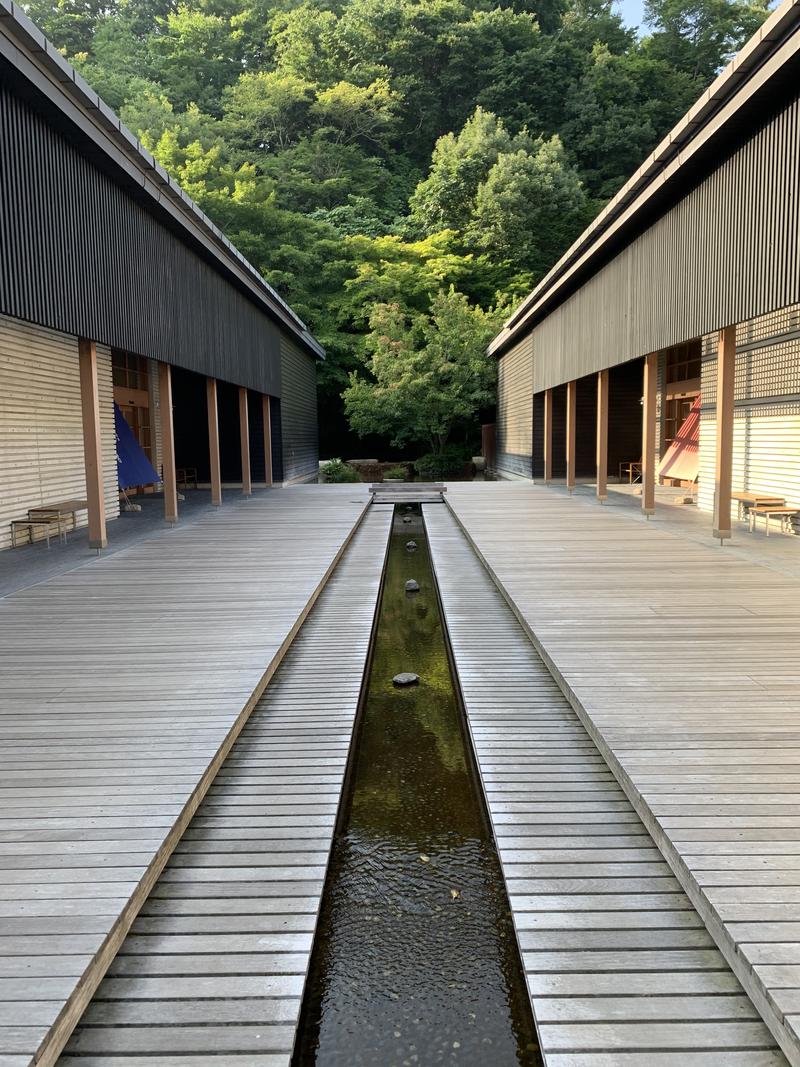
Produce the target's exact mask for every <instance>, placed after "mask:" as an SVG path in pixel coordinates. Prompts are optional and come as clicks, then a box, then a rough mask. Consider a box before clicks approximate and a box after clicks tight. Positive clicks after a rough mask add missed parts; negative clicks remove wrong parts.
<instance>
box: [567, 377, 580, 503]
mask: <svg viewBox="0 0 800 1067" xmlns="http://www.w3.org/2000/svg"><path fill="white" fill-rule="evenodd" d="M577 398H578V383H577V382H576V381H571V382H567V446H566V452H567V489H568V490H569V492H570V493H572V492H574V490H575V419H576V417H577V410H578V409H577Z"/></svg>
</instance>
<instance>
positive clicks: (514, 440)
mask: <svg viewBox="0 0 800 1067" xmlns="http://www.w3.org/2000/svg"><path fill="white" fill-rule="evenodd" d="M532 422H533V341H532V338H530V337H526V338H524V339H523V340H522V341H521V342H520V344H518V345H515V346H514V347H513V348H510V349H509V350H508V352H506V353H505V355H504V356H503V357H502V358H501V359H500V360H499V362H498V366H497V459H496V462H495V466H496V469H497V470H498V471H500V472H505V473H507V474H518V475H522V476H523V477H525V478H530V477H531V473H532V456H533V425H532Z"/></svg>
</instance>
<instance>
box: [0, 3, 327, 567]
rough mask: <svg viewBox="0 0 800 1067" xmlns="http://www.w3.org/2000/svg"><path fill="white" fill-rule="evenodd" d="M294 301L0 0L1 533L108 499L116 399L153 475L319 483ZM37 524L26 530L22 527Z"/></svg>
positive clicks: (314, 348)
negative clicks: (51, 508) (59, 505)
mask: <svg viewBox="0 0 800 1067" xmlns="http://www.w3.org/2000/svg"><path fill="white" fill-rule="evenodd" d="M323 356H324V352H323V350H322V348H321V346H320V345H319V344H318V343H317V341H316V340H315V339H314V338H313V337H312V336H311V334H310V333H309V331H308V329H307V328H306V326H305V325H304V324H303V323H302V322H301V321H300V319H299V318H298V317H297V315H295V313H294V312H293V311H292V310H291V308H290V307H288V306H287V304H286V303H285V302H284V301H283V300H282V299H281V298H280V296H278V294H277V293H276V292H275V291H274V290H273V289H271V288H270V286H269V285H268V284H267V283H266V282H265V281H264V279H263V278H262V277H261V276H260V275H259V274H258V272H257V271H256V270H255V269H254V268H253V267H252V266H251V265H250V264H249V263H248V262H247V261H246V260H245V259H244V257H243V256H242V255H241V254H240V253H239V252H238V251H237V250H236V249H235V248H234V247H233V245H232V244H231V243H230V242H229V241H228V240H227V239H226V237H225V236H224V234H223V233H221V232H220V230H219V229H218V228H217V227H216V226H215V225H214V224H213V223H212V222H211V220H210V219H208V218H207V217H206V216H205V215H204V214H203V212H202V211H200V209H199V208H198V207H197V205H196V204H194V203H193V202H192V201H191V200H190V198H189V197H188V196H187V195H186V194H185V193H184V192H183V190H182V189H181V188H180V186H179V185H177V184H176V183H175V182H174V181H173V180H172V179H171V178H170V177H169V175H168V174H167V172H166V171H165V170H164V169H163V168H162V167H161V166H160V165H159V164H158V163H156V161H155V160H154V159H153V157H152V156H151V155H150V154H149V153H148V152H147V151H146V150H145V149H144V148H143V147H142V146H141V144H139V142H138V141H137V140H136V138H135V137H134V136H133V134H132V133H131V132H130V131H129V130H127V129H126V128H125V126H124V125H123V124H122V123H121V122H120V120H119V119H118V118H117V116H116V115H115V114H114V113H113V112H112V111H111V109H110V108H108V107H107V106H106V104H104V103H103V101H102V100H101V99H100V98H99V97H98V96H97V94H96V93H94V92H93V91H92V89H91V87H90V86H89V85H87V84H86V82H85V81H84V80H83V79H82V78H81V77H80V75H79V74H77V72H76V71H74V70H73V69H72V68H71V67H70V66H69V64H67V63H66V62H65V60H64V59H63V57H62V56H61V55H60V53H59V52H58V51H57V50H56V49H55V48H54V47H53V45H52V44H50V42H49V41H47V40H46V39H45V38H44V37H43V35H42V34H41V33H40V32H39V31H38V30H37V29H36V27H35V26H34V25H33V24H32V23H31V22H30V21H29V20H28V19H27V18H26V17H25V15H24V14H23V13H22V11H21V9H20V8H19V6H18V5H17V4H14V3H11V0H0V548H6V547H8V545H9V542H10V524H11V522H12V521H14V520H24V519H25V518H26V517H27V515H28V512H29V510H30V509H32V508H39V507H43V506H44V507H46V506H48V505H50V504H52V503H55V502H60V501H63V500H65V499H85V500H86V501H87V503H88V510H82V511H80V512H79V513H78V516H77V518H78V521H79V522H84V523H85V522H87V521H88V524H89V528H90V542H91V544H92V545H93V546H96V547H102V546H103V545H104V544H105V542H106V536H107V535H106V520H107V519H111V518H113V517H114V516H116V515H117V514H118V512H119V503H118V499H119V498H118V491H117V468H116V443H115V430H114V407H113V405H114V402H116V403H117V404H118V406H119V407H120V410H121V411H122V412H123V414H124V415H125V417H126V419H127V421H128V423H129V425H130V426H131V427H132V429H133V431H134V433H135V435H136V437H137V438H138V441H139V444H140V445H141V446H142V448H143V449H144V451H145V453H146V455H147V456H148V458H149V459H150V461H151V463H152V464H153V466H154V467H155V469H156V471H157V472H158V474H159V475H160V476H161V477H162V478H163V483H164V487H165V490H166V491H165V507H166V517H167V518H168V519H169V520H170V521H174V520H175V519H176V517H177V500H176V492H175V470H176V466H177V467H178V468H180V467H186V468H194V469H196V470H197V476H198V479H199V480H200V482H201V484H202V483H203V482H205V483H207V484H209V485H211V487H212V493H213V496H214V500H215V502H217V503H218V502H219V501H220V499H221V493H222V487H223V486H224V485H230V484H233V485H236V486H237V487H241V489H242V490H243V491H244V492H250V491H251V488H252V485H253V484H258V483H259V482H260V483H261V484H272V482H273V480H274V481H275V482H276V483H280V484H287V483H291V482H295V481H303V480H310V479H315V478H316V475H317V469H318V457H317V421H316V420H317V415H316V361H317V360H318V359H320V358H323ZM35 532H36V531H34V533H35Z"/></svg>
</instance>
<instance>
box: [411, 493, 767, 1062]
mask: <svg viewBox="0 0 800 1067" xmlns="http://www.w3.org/2000/svg"><path fill="white" fill-rule="evenodd" d="M425 522H426V525H427V527H428V533H429V537H430V542H431V552H432V556H433V560H434V565H435V567H436V573H437V576H438V579H439V583H440V587H441V593H442V601H443V605H444V609H445V614H446V618H447V624H448V628H449V632H450V638H451V642H452V646H453V651H454V655H455V660H456V664H457V668H458V673H459V678H460V681H461V686H462V691H463V695H464V703H465V706H466V710H467V717H468V720H469V726H470V731H471V734H472V738H473V743H474V746H475V751H476V754H477V758H478V764H479V769H480V772H481V777H482V780H483V785H484V790H485V794H486V798H487V803H488V806H489V812H490V815H491V819H492V824H493V827H494V832H495V838H496V840H497V844H498V849H499V851H500V858H501V861H502V865H503V871H504V874H505V878H506V884H507V887H508V890H509V897H510V900H511V905H512V910H513V914H514V922H515V926H516V930H517V937H518V940H519V944H520V948H521V951H522V957H523V961H524V966H525V971H526V974H527V978H528V985H529V989H530V993H531V1000H532V1003H533V1008H534V1014H535V1016H536V1021H537V1026H538V1030H539V1037H540V1041H541V1045H542V1051H543V1054H544V1057H545V1062H546V1065H547V1067H612V1065H613V1067H623V1065H625V1067H654V1065H657V1067H688V1065H690V1064H691V1065H695V1064H697V1065H699V1064H702V1065H703V1067H766V1065H769V1067H780V1065H785V1064H786V1060H785V1058H784V1056H783V1054H782V1053H781V1052H780V1050H779V1049H778V1048H777V1046H776V1043H775V1040H774V1038H773V1037H772V1035H771V1034H770V1032H769V1030H768V1029H767V1027H766V1026H765V1025H764V1023H763V1022H762V1021H761V1019H760V1017H759V1015H758V1012H757V1011H756V1009H755V1008H754V1006H753V1004H752V1002H751V1001H750V1000H749V998H748V997H747V996H746V994H745V993H744V991H743V990H742V988H741V986H740V984H739V982H738V981H737V980H736V978H735V976H734V975H733V973H732V972H731V970H730V968H729V967H728V966H727V965H726V963H725V960H724V959H723V957H722V956H721V954H720V953H719V951H717V949H716V947H715V945H714V942H713V941H712V939H711V937H710V935H709V934H708V932H707V931H706V929H705V928H704V926H703V922H702V920H701V918H700V917H699V915H698V914H697V912H696V911H695V910H694V908H693V907H692V905H691V903H690V901H689V899H688V897H687V896H686V894H685V893H684V892H683V891H682V889H681V887H680V886H679V885H678V883H677V881H676V879H675V878H674V877H673V875H672V872H671V871H670V869H669V867H668V866H667V864H666V863H665V862H664V859H663V857H662V856H661V854H660V852H659V851H658V849H657V848H656V847H655V845H654V843H653V841H652V839H651V837H650V835H649V834H648V833H647V830H646V829H645V827H644V825H643V824H642V822H641V820H640V819H639V818H638V816H637V815H636V812H635V811H634V810H633V807H632V805H631V803H630V801H629V800H628V799H627V797H626V796H625V794H624V792H623V791H622V789H621V788H620V786H619V785H618V783H617V782H616V781H615V779H614V777H613V775H612V774H611V772H610V771H609V770H608V768H607V766H606V764H605V762H604V761H603V758H602V757H601V755H600V754H599V752H598V751H597V748H596V747H595V745H594V743H593V742H592V740H591V738H590V737H589V736H588V734H587V733H586V731H585V729H584V728H583V726H582V725H581V722H580V720H579V719H578V717H577V715H576V714H575V712H574V711H573V710H572V708H571V707H570V705H569V703H568V702H567V700H566V698H565V697H564V695H563V694H562V693H561V692H560V690H559V689H558V686H557V685H556V683H555V682H554V680H553V677H552V675H551V674H550V672H549V671H548V670H547V668H546V667H545V666H544V664H543V663H542V661H541V659H540V657H539V655H538V654H537V652H536V650H535V649H534V647H533V645H532V644H531V641H530V639H529V638H528V636H527V634H526V633H525V631H524V630H523V629H522V627H521V626H520V624H519V622H518V621H517V619H516V618H515V616H514V615H513V613H512V611H511V609H510V608H509V607H508V605H507V604H506V602H505V601H504V600H503V597H502V596H501V594H500V592H499V591H498V589H497V587H496V586H495V585H494V583H493V582H492V580H491V578H490V577H489V575H488V574H487V572H486V570H485V569H484V568H483V567H482V566H481V564H480V562H479V561H478V559H477V557H476V556H475V554H474V553H473V551H472V550H471V548H470V547H469V545H468V543H467V541H466V539H465V537H464V535H463V534H462V533H461V531H460V530H459V528H458V527H457V525H456V523H455V520H454V519H453V517H452V515H451V514H450V513H449V511H445V510H444V509H442V508H425Z"/></svg>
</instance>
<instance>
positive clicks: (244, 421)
mask: <svg viewBox="0 0 800 1067" xmlns="http://www.w3.org/2000/svg"><path fill="white" fill-rule="evenodd" d="M239 443H240V444H241V448H242V493H243V494H244V495H245V496H252V493H253V480H252V478H251V477H250V416H249V413H248V411H247V390H246V389H245V387H244V386H243V385H240V386H239Z"/></svg>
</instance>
